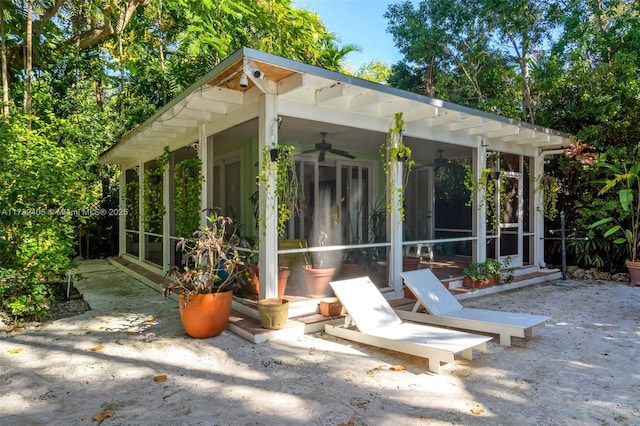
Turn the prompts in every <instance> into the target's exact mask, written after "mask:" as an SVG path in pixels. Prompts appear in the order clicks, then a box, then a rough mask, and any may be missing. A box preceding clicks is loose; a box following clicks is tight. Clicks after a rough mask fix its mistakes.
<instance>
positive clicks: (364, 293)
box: [325, 277, 491, 373]
mask: <svg viewBox="0 0 640 426" xmlns="http://www.w3.org/2000/svg"><path fill="white" fill-rule="evenodd" d="M331 288H333V291H334V292H335V293H336V296H338V299H340V302H341V303H342V305H343V306H344V307H345V309H346V311H347V318H346V320H345V323H344V325H341V326H332V325H325V331H326V333H328V334H331V335H333V336H337V337H341V338H343V339H347V340H353V341H356V342H360V343H365V344H367V345H372V346H378V347H381V348H385V349H391V350H394V351H398V352H404V353H408V354H411V355H416V356H420V357H424V358H428V359H429V371H431V372H433V373H439V372H440V363H441V362H442V363H453V361H454V355H455V354H461V355H462V357H463V358H465V359H469V360H471V359H473V352H472V351H473V349H478V350H480V351H483V352H484V351H485V350H486V347H487V341H489V340H491V338H490V337H487V336H478V335H475V334H469V333H463V332H459V331H453V330H446V329H442V328H437V327H429V326H425V325H421V324H411V323H405V322H403V321H402V320H401V319H400V318H399V317H398V315H397V314H396V313H395V311H394V310H393V308H392V307H391V305H389V303H388V302H387V300H386V299H385V298H384V296H382V294H381V293H380V291H379V290H378V289H377V288H376V286H375V285H374V284H373V283H372V282H371V280H370V279H369V278H368V277H362V278H354V279H351V280H344V281H334V282H332V283H331ZM352 321H353V322H354V323H355V326H356V328H357V329H354V328H352V327H351V322H352Z"/></svg>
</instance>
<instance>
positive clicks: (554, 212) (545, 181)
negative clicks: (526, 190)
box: [536, 175, 562, 220]
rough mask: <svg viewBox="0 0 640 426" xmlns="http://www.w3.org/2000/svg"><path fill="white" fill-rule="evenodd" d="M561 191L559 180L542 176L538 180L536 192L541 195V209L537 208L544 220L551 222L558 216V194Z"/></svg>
mask: <svg viewBox="0 0 640 426" xmlns="http://www.w3.org/2000/svg"><path fill="white" fill-rule="evenodd" d="M561 190H562V185H561V184H560V179H558V178H557V177H555V176H547V175H542V176H540V177H539V178H538V182H537V185H536V191H540V192H541V193H542V207H538V211H539V212H541V213H542V214H543V215H544V217H545V219H547V220H553V219H555V218H556V217H557V216H558V194H560V191H561Z"/></svg>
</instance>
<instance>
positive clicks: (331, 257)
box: [101, 48, 570, 315]
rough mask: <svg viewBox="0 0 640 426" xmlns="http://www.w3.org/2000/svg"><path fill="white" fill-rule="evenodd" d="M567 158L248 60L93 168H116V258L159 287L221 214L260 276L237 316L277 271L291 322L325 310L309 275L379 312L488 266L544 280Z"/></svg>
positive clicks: (204, 83)
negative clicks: (285, 177)
mask: <svg viewBox="0 0 640 426" xmlns="http://www.w3.org/2000/svg"><path fill="white" fill-rule="evenodd" d="M569 144H570V138H569V135H566V134H563V133H561V132H558V131H554V130H551V129H547V128H542V127H539V126H534V125H530V124H526V123H522V122H519V121H516V120H512V119H508V118H505V117H500V116H497V115H493V114H489V113H485V112H482V111H477V110H473V109H469V108H465V107H461V106H458V105H454V104H450V103H447V102H444V101H441V100H437V99H432V98H428V97H425V96H420V95H417V94H414V93H409V92H406V91H402V90H398V89H394V88H390V87H387V86H384V85H379V84H375V83H372V82H368V81H365V80H361V79H358V78H354V77H351V76H348V75H343V74H340V73H336V72H331V71H328V70H325V69H321V68H318V67H314V66H310V65H307V64H304V63H300V62H296V61H292V60H289V59H286V58H282V57H278V56H274V55H271V54H267V53H264V52H260V51H256V50H252V49H248V48H242V49H240V50H238V51H236V52H235V53H233V54H232V55H231V56H229V57H228V58H226V59H225V60H224V61H222V62H221V63H220V64H219V65H218V66H216V67H215V68H214V69H213V70H212V71H211V72H209V73H208V74H207V75H206V76H204V77H203V78H202V79H200V80H199V81H198V82H196V83H195V84H193V85H192V86H191V87H189V88H188V89H187V90H185V91H184V92H183V93H182V94H181V95H179V96H178V97H176V98H175V99H174V100H173V101H172V102H170V103H169V104H168V105H166V106H165V107H163V108H162V109H161V110H159V111H158V112H157V113H156V114H155V115H153V116H152V117H151V118H149V119H148V120H146V121H145V122H144V123H142V124H140V125H139V126H138V127H137V128H135V129H133V130H132V131H130V132H129V133H128V134H127V135H125V136H124V137H123V138H122V139H121V140H120V141H119V142H118V143H117V144H116V145H114V146H113V147H112V148H110V149H109V150H107V151H106V152H104V153H103V154H102V156H101V160H102V161H103V162H105V163H109V164H119V165H120V166H121V168H122V174H121V180H120V203H121V208H123V209H126V210H127V212H128V214H127V215H126V216H122V217H121V219H120V220H121V221H120V240H119V252H120V256H121V257H123V258H125V259H127V260H128V261H131V262H133V263H136V264H138V265H140V266H144V267H145V268H148V269H150V270H153V271H156V272H158V273H164V272H166V271H167V270H168V268H169V267H170V266H171V265H176V264H177V263H178V262H179V259H180V257H179V253H176V242H177V241H178V239H179V238H180V237H187V236H189V235H190V233H191V232H193V230H195V229H196V228H197V227H198V226H200V225H205V224H206V221H207V219H206V218H207V215H208V214H209V213H210V212H211V211H212V209H219V211H220V212H221V213H222V214H224V215H225V216H230V217H232V218H233V219H234V221H235V223H236V224H238V226H239V232H240V234H241V236H242V237H243V238H245V239H246V240H247V241H251V242H252V243H253V244H252V248H251V250H252V251H253V252H254V254H255V260H256V261H257V265H258V267H257V268H256V270H257V275H258V276H259V280H256V282H258V281H259V285H258V287H257V289H256V291H255V292H251V291H239V292H238V294H237V295H236V302H237V303H244V302H246V301H252V300H253V301H255V300H257V299H258V298H269V297H276V296H277V295H278V275H279V271H280V270H281V267H283V266H286V267H287V268H288V270H289V273H290V275H289V277H288V281H287V285H286V289H285V294H286V295H287V298H289V299H290V300H291V301H292V302H294V303H292V305H291V306H292V310H291V313H290V315H296V314H303V313H305V311H309V312H313V311H314V310H317V300H318V299H319V298H322V297H324V296H327V295H329V293H328V291H329V290H324V289H318V288H313V289H312V288H311V287H310V284H308V283H307V282H306V281H305V274H306V270H307V269H313V267H318V265H317V264H318V263H322V266H323V269H329V270H331V271H329V279H340V278H344V277H349V276H354V275H369V276H370V277H371V279H372V280H373V281H374V283H375V284H376V285H377V286H378V287H379V288H380V290H381V291H382V292H383V293H384V294H385V296H386V297H388V298H395V297H400V295H401V294H402V282H401V279H400V273H401V272H402V270H403V269H409V268H416V267H421V268H422V267H428V268H431V269H432V270H433V271H434V273H435V274H436V275H437V276H438V277H439V278H440V279H441V280H443V281H451V282H452V283H455V282H456V280H459V279H460V278H461V276H462V269H463V268H464V267H465V266H466V265H468V264H469V263H471V262H477V261H483V260H485V259H499V260H502V261H504V260H508V263H509V264H510V266H511V267H514V268H516V269H517V270H522V271H527V272H536V271H540V270H544V268H545V260H544V246H543V242H542V241H541V237H543V235H544V219H543V212H542V205H543V203H542V202H543V200H542V197H543V194H542V193H541V191H539V190H538V189H537V186H538V185H536V182H539V180H540V178H541V176H542V175H543V172H544V161H545V158H546V157H547V156H548V155H557V154H560V153H562V151H563V148H564V147H566V146H568V145H569ZM278 146H291V147H292V151H291V152H292V155H293V159H292V160H291V161H292V163H293V165H294V166H295V169H294V170H295V177H296V179H297V186H296V188H298V200H297V202H296V203H295V205H290V206H289V207H290V208H291V210H292V213H293V214H291V217H290V218H289V219H288V220H287V221H285V222H284V223H283V225H282V226H280V227H279V220H278V202H279V201H282V200H277V199H276V197H275V196H274V192H273V191H274V185H273V184H271V185H269V184H261V185H259V184H258V181H257V179H256V178H257V176H258V175H262V176H263V179H266V180H265V182H272V183H273V182H275V181H274V179H276V175H277V174H276V172H275V170H276V167H275V166H274V164H275V163H276V162H278V161H279V160H278V159H277V158H276V156H275V155H274V157H273V159H272V158H271V156H270V155H267V154H268V153H270V152H271V151H272V150H273V151H274V152H275V150H274V148H276V147H278ZM405 146H406V147H408V148H410V151H411V155H410V157H409V158H407V157H406V156H404V155H399V154H398V153H406V152H407V151H406V150H404V149H403V147H405ZM320 260H321V261H322V262H320ZM353 263H355V264H356V265H355V266H354V265H352V264H353ZM454 285H455V284H454ZM296 303H297V305H296ZM295 306H297V308H295Z"/></svg>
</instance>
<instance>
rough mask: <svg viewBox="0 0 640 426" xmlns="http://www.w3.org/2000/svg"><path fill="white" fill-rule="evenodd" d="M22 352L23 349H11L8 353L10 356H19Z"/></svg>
mask: <svg viewBox="0 0 640 426" xmlns="http://www.w3.org/2000/svg"><path fill="white" fill-rule="evenodd" d="M23 350H24V348H16V349H11V350H10V351H7V352H9V353H10V354H19V353H20V352H22V351H23Z"/></svg>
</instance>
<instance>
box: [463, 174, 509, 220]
mask: <svg viewBox="0 0 640 426" xmlns="http://www.w3.org/2000/svg"><path fill="white" fill-rule="evenodd" d="M496 173H499V172H495V171H494V170H493V169H492V168H491V167H487V168H484V169H483V170H482V172H480V177H479V178H478V180H475V179H474V178H473V171H472V170H471V166H469V165H468V164H465V165H464V187H465V188H466V189H467V190H468V191H469V201H467V203H466V205H467V206H471V205H472V203H473V200H474V199H475V196H476V194H478V193H481V194H482V197H481V198H480V200H479V203H478V208H477V210H481V209H482V208H484V209H485V212H486V214H485V223H486V225H487V230H488V231H491V232H495V231H496V230H497V228H498V211H497V208H496V207H497V206H496V203H495V202H494V200H495V193H496V181H498V180H499V181H500V205H502V204H503V203H504V202H505V201H506V200H507V197H508V196H507V193H506V191H505V188H506V177H505V176H503V175H499V176H498V179H496ZM480 191H481V192H480Z"/></svg>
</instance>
